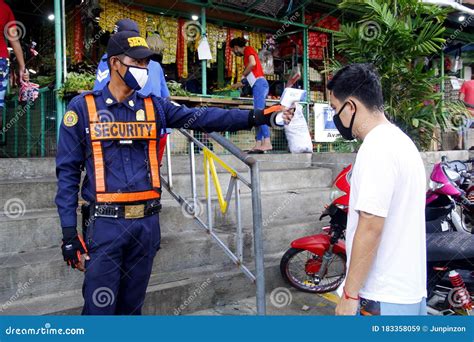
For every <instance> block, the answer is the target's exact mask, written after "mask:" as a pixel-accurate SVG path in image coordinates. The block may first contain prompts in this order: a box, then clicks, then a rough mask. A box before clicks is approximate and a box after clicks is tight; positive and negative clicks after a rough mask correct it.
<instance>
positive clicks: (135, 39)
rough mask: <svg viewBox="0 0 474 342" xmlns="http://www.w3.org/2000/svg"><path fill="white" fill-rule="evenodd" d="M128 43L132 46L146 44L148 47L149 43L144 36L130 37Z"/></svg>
mask: <svg viewBox="0 0 474 342" xmlns="http://www.w3.org/2000/svg"><path fill="white" fill-rule="evenodd" d="M128 44H129V45H130V47H137V46H144V47H146V48H147V47H148V44H147V43H146V40H145V39H143V38H142V37H130V38H128Z"/></svg>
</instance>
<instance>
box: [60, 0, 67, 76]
mask: <svg viewBox="0 0 474 342" xmlns="http://www.w3.org/2000/svg"><path fill="white" fill-rule="evenodd" d="M61 6H62V7H61V9H62V11H61V26H62V30H61V32H62V35H63V39H62V42H63V47H62V49H63V59H62V62H63V72H64V78H66V76H67V63H66V0H62V3H61Z"/></svg>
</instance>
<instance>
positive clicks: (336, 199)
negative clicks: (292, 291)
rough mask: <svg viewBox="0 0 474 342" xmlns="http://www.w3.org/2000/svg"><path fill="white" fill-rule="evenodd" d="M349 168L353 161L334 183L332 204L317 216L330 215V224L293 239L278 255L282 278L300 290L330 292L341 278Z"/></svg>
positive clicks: (342, 274) (341, 280)
mask: <svg viewBox="0 0 474 342" xmlns="http://www.w3.org/2000/svg"><path fill="white" fill-rule="evenodd" d="M351 170H352V165H349V166H347V167H346V168H345V169H344V170H342V172H341V173H340V174H339V175H338V176H337V178H336V180H335V181H334V183H333V187H332V189H331V195H330V198H331V204H330V205H329V206H328V207H327V208H326V209H325V210H324V212H323V213H322V215H321V217H320V218H319V220H322V219H323V218H324V217H327V216H329V217H330V221H329V225H328V226H325V227H323V228H322V230H323V233H321V234H316V235H311V236H306V237H303V238H300V239H297V240H295V241H293V242H292V243H291V248H290V249H288V250H287V251H286V253H285V254H284V255H283V257H282V259H281V262H280V272H281V274H282V276H283V278H284V279H285V280H286V281H287V282H288V283H290V284H291V285H292V286H293V287H295V288H297V289H299V290H301V291H305V292H313V293H324V292H331V291H334V290H335V289H337V288H338V286H339V285H341V283H342V282H343V280H344V277H345V274H346V245H345V242H344V239H345V230H346V223H347V211H348V208H349V193H350V184H349V180H350V176H351Z"/></svg>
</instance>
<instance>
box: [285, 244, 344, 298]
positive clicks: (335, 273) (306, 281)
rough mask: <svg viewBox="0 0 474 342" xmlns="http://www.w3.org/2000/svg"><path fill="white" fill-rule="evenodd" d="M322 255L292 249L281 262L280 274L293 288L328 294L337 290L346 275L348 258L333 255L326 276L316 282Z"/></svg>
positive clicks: (342, 255)
mask: <svg viewBox="0 0 474 342" xmlns="http://www.w3.org/2000/svg"><path fill="white" fill-rule="evenodd" d="M322 257H323V256H322V255H317V254H314V253H312V252H310V251H307V250H304V249H298V248H290V249H288V250H287V251H286V253H285V254H284V255H283V257H282V258H281V261H280V272H281V275H282V277H283V279H285V281H287V282H288V283H289V284H290V285H291V286H293V287H294V288H296V289H298V290H301V291H304V292H311V293H326V292H331V291H334V290H336V289H337V288H338V287H339V285H341V283H342V281H343V280H344V277H345V275H346V256H345V255H344V254H333V256H332V259H331V260H330V261H329V264H328V267H327V271H326V274H324V276H323V277H321V279H320V281H319V282H316V281H315V279H314V277H313V276H312V275H314V274H315V273H317V272H318V271H319V268H318V263H319V267H320V264H321V260H322Z"/></svg>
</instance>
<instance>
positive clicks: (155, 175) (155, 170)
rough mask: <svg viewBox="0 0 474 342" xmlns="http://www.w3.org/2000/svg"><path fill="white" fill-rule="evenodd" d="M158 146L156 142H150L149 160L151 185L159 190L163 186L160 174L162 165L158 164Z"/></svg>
mask: <svg viewBox="0 0 474 342" xmlns="http://www.w3.org/2000/svg"><path fill="white" fill-rule="evenodd" d="M156 146H157V143H156V140H150V142H149V143H148V160H149V161H150V174H151V184H152V186H153V188H159V187H160V186H161V183H160V172H159V167H160V165H159V164H158V154H157V149H156Z"/></svg>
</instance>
